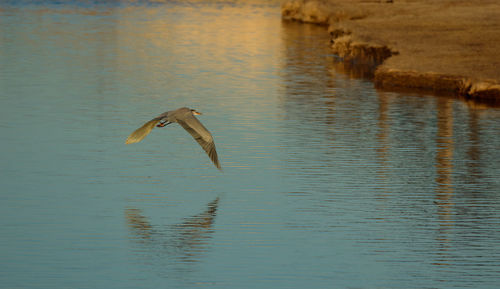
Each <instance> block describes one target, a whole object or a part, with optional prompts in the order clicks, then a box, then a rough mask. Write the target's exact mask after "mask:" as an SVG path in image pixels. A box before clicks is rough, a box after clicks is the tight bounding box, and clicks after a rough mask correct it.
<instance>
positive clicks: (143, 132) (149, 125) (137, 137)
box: [125, 118, 160, 144]
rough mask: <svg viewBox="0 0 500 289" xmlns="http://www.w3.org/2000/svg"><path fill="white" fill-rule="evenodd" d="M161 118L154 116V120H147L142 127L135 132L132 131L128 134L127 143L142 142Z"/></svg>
mask: <svg viewBox="0 0 500 289" xmlns="http://www.w3.org/2000/svg"><path fill="white" fill-rule="evenodd" d="M159 120H160V119H159V118H153V119H152V120H150V121H148V122H146V123H145V124H144V125H143V126H141V127H140V128H138V129H136V130H135V131H134V132H133V133H131V134H130V135H129V136H128V138H127V140H126V141H125V144H131V143H136V142H140V141H141V140H142V139H143V138H145V137H146V136H147V135H148V134H149V133H150V132H151V130H152V129H153V128H154V127H155V125H156V124H157V123H158V121H159Z"/></svg>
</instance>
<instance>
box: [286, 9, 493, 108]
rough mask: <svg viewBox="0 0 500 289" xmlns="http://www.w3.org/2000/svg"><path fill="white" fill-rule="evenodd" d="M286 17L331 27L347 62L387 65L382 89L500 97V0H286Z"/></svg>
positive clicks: (381, 73) (379, 81)
mask: <svg viewBox="0 0 500 289" xmlns="http://www.w3.org/2000/svg"><path fill="white" fill-rule="evenodd" d="M282 16H283V18H284V19H288V20H296V21H302V22H308V23H316V24H320V25H328V27H329V28H328V30H329V32H330V34H331V35H332V49H333V51H334V52H335V53H336V54H338V55H339V56H341V57H342V58H343V59H345V60H355V61H362V62H378V63H382V64H381V65H379V66H378V67H377V69H376V71H375V77H374V81H375V84H376V86H377V87H379V88H385V89H392V88H412V89H419V90H427V91H431V92H435V93H446V94H455V95H458V96H463V97H466V98H470V99H478V100H490V101H494V102H500V1H496V0H441V1H432V0H406V1H404V0H393V1H387V0H286V1H285V2H283V4H282Z"/></svg>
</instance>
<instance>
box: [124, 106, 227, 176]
mask: <svg viewBox="0 0 500 289" xmlns="http://www.w3.org/2000/svg"><path fill="white" fill-rule="evenodd" d="M195 115H201V113H200V112H198V111H196V110H194V109H190V108H188V107H181V108H178V109H176V110H171V111H167V112H164V113H162V114H160V115H159V116H157V117H155V118H153V119H152V120H150V121H148V122H146V123H145V124H144V125H143V126H141V127H140V128H138V129H136V130H135V131H134V132H133V133H131V134H130V135H129V136H128V138H127V140H126V141H125V143H126V144H131V143H136V142H140V141H141V140H142V139H143V138H145V137H146V136H147V135H148V134H149V133H150V132H151V130H152V129H153V128H154V127H155V126H156V127H165V126H167V125H169V124H171V123H174V122H176V123H178V124H180V125H181V126H182V127H183V128H184V129H185V130H186V131H187V132H188V133H189V134H191V136H193V138H194V139H195V140H196V141H197V142H198V143H199V144H200V146H201V147H202V148H203V149H204V150H205V152H206V153H207V155H208V156H209V157H210V159H211V160H212V162H213V163H214V165H215V166H216V167H217V168H218V169H219V170H220V169H221V166H220V164H219V159H218V158H217V151H216V150H215V143H214V139H213V137H212V134H210V132H209V131H208V130H207V129H206V128H205V126H203V124H202V123H201V122H200V121H199V120H198V119H197V118H196V117H195Z"/></svg>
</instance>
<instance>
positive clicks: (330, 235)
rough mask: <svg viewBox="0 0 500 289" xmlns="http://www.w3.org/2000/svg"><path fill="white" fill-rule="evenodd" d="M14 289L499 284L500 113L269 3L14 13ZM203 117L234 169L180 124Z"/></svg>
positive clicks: (8, 140)
mask: <svg viewBox="0 0 500 289" xmlns="http://www.w3.org/2000/svg"><path fill="white" fill-rule="evenodd" d="M0 37H1V38H0V61H1V65H0V101H1V107H0V121H1V122H0V134H1V136H2V138H1V142H0V151H1V153H0V157H1V161H2V163H1V165H0V200H1V201H0V226H1V228H2V233H1V235H0V254H1V255H0V256H1V258H0V284H2V286H1V287H2V288H499V287H500V279H499V277H498V276H500V275H499V273H500V245H499V244H500V242H499V241H500V230H499V226H500V190H499V188H500V178H498V175H499V174H500V161H499V158H498V156H499V153H500V134H499V133H498V132H499V128H500V121H499V120H500V110H499V109H498V108H489V107H485V106H479V105H474V104H470V103H466V102H463V101H458V100H455V99H452V98H444V97H435V96H427V95H418V94H398V93H390V92H383V91H377V90H375V89H374V88H373V84H372V82H370V81H369V80H368V79H365V78H362V77H360V75H362V74H363V72H362V71H356V70H353V69H349V68H348V67H344V66H342V65H341V64H338V63H335V61H334V60H335V58H334V56H332V55H330V51H329V50H328V48H327V43H328V36H327V34H326V33H325V31H324V28H321V27H316V26H308V25H301V24H295V23H282V22H281V20H280V9H279V4H277V3H271V4H268V3H267V2H264V1H261V2H258V1H252V2H250V1H247V2H245V3H242V2H240V1H192V2H175V1H172V2H170V1H166V2H165V3H158V2H131V3H127V2H114V1H107V2H104V3H103V2H99V3H94V2H92V1H81V2H69V3H64V2H55V1H54V2H39V1H37V2H35V3H31V2H29V1H21V2H15V1H10V2H3V4H1V5H0ZM181 106H189V107H193V108H196V109H197V110H199V111H201V112H202V113H203V115H202V116H200V117H199V118H200V119H201V121H202V122H203V123H204V124H205V125H206V126H207V127H208V128H209V130H210V131H211V132H212V134H213V135H214V138H215V141H216V145H217V151H218V154H219V158H220V161H221V164H222V167H223V172H222V173H221V172H219V171H218V170H217V169H216V168H215V167H214V166H213V165H212V164H211V163H210V160H209V158H208V157H207V156H206V155H205V154H204V152H203V151H202V149H201V148H200V147H199V146H198V144H197V143H196V142H195V141H193V140H192V138H191V137H190V136H189V135H188V134H187V133H186V132H185V131H184V130H183V129H182V128H181V127H179V126H177V125H170V126H168V127H166V128H164V129H155V130H153V132H152V133H151V134H150V135H149V136H148V137H147V138H146V139H144V140H143V141H142V142H140V143H138V144H134V145H125V144H124V141H125V139H126V137H127V136H128V134H130V133H131V132H132V131H133V130H134V129H136V128H137V127H138V126H140V125H141V124H142V123H143V122H145V121H147V120H149V119H150V118H152V117H153V116H155V115H157V114H159V113H161V112H163V111H166V110H170V109H175V108H178V107H181Z"/></svg>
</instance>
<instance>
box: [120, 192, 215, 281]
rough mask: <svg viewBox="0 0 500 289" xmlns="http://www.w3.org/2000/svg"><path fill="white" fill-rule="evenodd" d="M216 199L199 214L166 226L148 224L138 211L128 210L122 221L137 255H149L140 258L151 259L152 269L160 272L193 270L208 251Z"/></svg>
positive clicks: (134, 209) (147, 220)
mask: <svg viewBox="0 0 500 289" xmlns="http://www.w3.org/2000/svg"><path fill="white" fill-rule="evenodd" d="M219 200H220V198H219V197H217V198H216V199H215V200H213V201H211V202H210V203H208V204H207V205H206V210H205V211H203V212H202V213H200V214H197V215H194V216H191V217H186V218H184V219H183V220H182V222H181V223H179V224H173V225H167V226H162V225H154V224H151V223H150V221H149V218H148V217H146V216H144V215H143V213H142V211H141V210H140V209H137V208H127V209H125V218H126V222H127V225H128V227H129V229H130V233H131V239H133V240H135V242H136V243H137V244H138V245H140V247H141V248H140V249H139V250H138V252H142V253H144V252H148V254H146V255H144V256H143V257H145V258H148V259H149V258H153V259H154V261H155V263H157V264H155V265H156V266H155V268H157V269H159V270H161V271H162V273H167V271H169V269H173V271H182V272H190V271H192V270H193V268H192V267H191V265H193V264H195V263H196V262H198V261H200V259H201V256H202V255H203V253H205V252H207V251H208V250H209V247H210V243H209V240H210V238H211V235H212V234H213V232H214V229H213V225H214V221H215V217H216V215H217V208H218V206H219ZM151 261H152V260H145V262H148V263H149V262H151Z"/></svg>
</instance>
